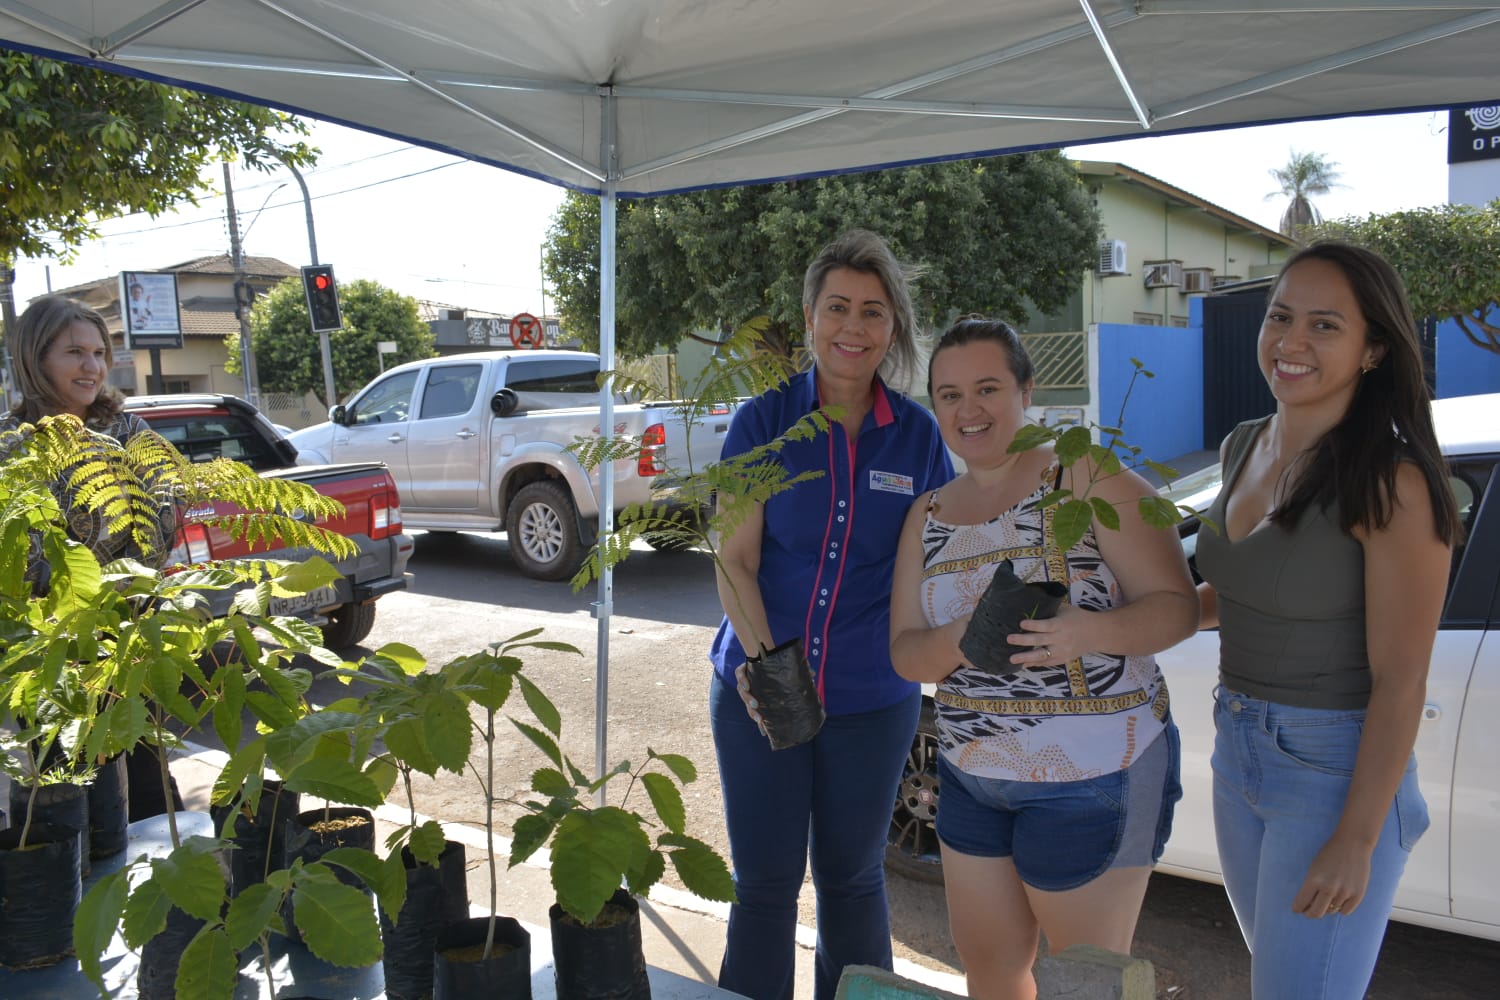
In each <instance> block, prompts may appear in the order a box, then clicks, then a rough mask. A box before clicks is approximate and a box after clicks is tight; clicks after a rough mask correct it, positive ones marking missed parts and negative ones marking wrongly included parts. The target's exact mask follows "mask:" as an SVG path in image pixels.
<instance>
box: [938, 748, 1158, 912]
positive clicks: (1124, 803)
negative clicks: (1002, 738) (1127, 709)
mask: <svg viewBox="0 0 1500 1000" xmlns="http://www.w3.org/2000/svg"><path fill="white" fill-rule="evenodd" d="M1180 758H1181V753H1180V747H1179V739H1178V735H1177V726H1176V725H1175V724H1173V723H1172V722H1171V721H1170V720H1169V721H1168V722H1167V727H1166V729H1165V731H1163V733H1162V735H1161V736H1160V737H1159V738H1158V739H1156V740H1155V741H1153V742H1152V744H1151V745H1150V746H1149V747H1147V748H1146V752H1145V753H1143V754H1141V755H1140V756H1139V757H1137V758H1136V760H1135V762H1134V763H1132V764H1131V765H1130V766H1129V767H1128V768H1126V769H1125V770H1123V771H1116V772H1114V773H1113V774H1106V775H1103V776H1101V777H1098V778H1088V779H1085V780H1083V781H1007V780H1001V779H997V778H979V777H975V776H974V775H971V774H965V773H964V772H962V771H960V770H959V769H958V768H957V767H955V766H953V765H952V764H951V763H949V762H948V760H947V759H946V758H945V757H944V756H943V755H942V754H939V755H938V779H939V787H940V789H941V791H940V793H939V794H940V798H939V802H940V805H939V807H938V814H937V834H938V839H939V840H941V841H942V842H943V844H944V846H946V847H948V848H949V849H950V850H954V851H957V852H959V853H960V854H967V855H969V856H971V857H979V858H1012V859H1013V860H1014V861H1015V865H1016V871H1017V873H1018V874H1019V875H1020V876H1021V881H1023V882H1025V883H1026V884H1027V885H1029V886H1032V887H1033V888H1037V889H1041V890H1043V891H1046V892H1060V891H1062V890H1065V889H1076V888H1078V887H1079V886H1081V885H1087V884H1088V883H1089V882H1092V881H1093V880H1094V879H1096V878H1098V877H1099V876H1100V875H1102V874H1104V873H1105V872H1107V871H1109V870H1110V869H1111V868H1140V867H1146V866H1150V865H1153V864H1155V863H1156V861H1157V859H1159V858H1160V857H1161V852H1162V849H1163V848H1165V847H1166V844H1167V836H1168V835H1169V834H1170V833H1171V832H1172V811H1173V808H1174V807H1175V805H1176V803H1177V800H1178V799H1180V798H1182V784H1181V781H1180V780H1179V767H1180Z"/></svg>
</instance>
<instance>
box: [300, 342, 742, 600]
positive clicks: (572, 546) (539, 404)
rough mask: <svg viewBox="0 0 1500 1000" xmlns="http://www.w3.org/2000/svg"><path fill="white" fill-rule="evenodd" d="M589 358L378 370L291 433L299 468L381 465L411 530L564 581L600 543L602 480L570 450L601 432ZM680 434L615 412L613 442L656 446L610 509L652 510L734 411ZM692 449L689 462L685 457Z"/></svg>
mask: <svg viewBox="0 0 1500 1000" xmlns="http://www.w3.org/2000/svg"><path fill="white" fill-rule="evenodd" d="M598 374H599V356H598V355H596V354H587V353H583V352H579V351H541V350H538V351H484V352H477V353H472V354H458V355H451V356H447V357H441V358H428V359H427V360H424V361H413V362H410V363H408V364H404V365H400V366H398V367H396V368H392V369H391V370H390V371H388V372H385V373H384V374H382V375H381V376H380V377H379V378H377V379H376V380H375V381H373V382H371V383H370V384H369V385H367V386H365V387H364V388H363V389H361V390H360V391H359V392H358V393H356V394H355V395H354V396H353V398H351V399H350V400H349V401H348V402H347V403H345V404H343V405H340V406H335V407H333V408H332V409H331V410H330V411H329V421H328V422H327V423H322V424H317V425H315V426H312V427H308V428H306V429H304V430H300V431H296V432H294V433H293V434H292V435H291V441H292V443H293V444H295V445H296V446H297V456H298V457H297V461H298V463H299V464H308V465H316V464H321V463H325V462H361V461H373V462H384V463H385V464H386V465H387V466H389V468H390V470H391V474H392V475H393V476H394V477H395V479H396V484H397V487H398V488H399V490H400V493H401V511H402V516H403V518H404V520H405V526H406V527H407V528H425V529H427V530H429V531H459V530H465V531H470V530H478V531H500V530H504V531H505V532H506V534H507V535H508V536H509V540H510V552H511V557H512V558H513V559H514V560H515V562H516V565H517V566H518V567H520V569H521V572H523V573H525V574H526V575H527V576H531V577H535V578H537V579H542V580H562V579H566V578H568V577H570V576H572V574H573V572H574V571H575V570H576V569H577V568H578V566H579V564H580V562H581V561H582V559H583V556H584V554H585V552H586V551H587V549H588V546H589V545H591V544H592V542H593V539H594V537H595V534H596V533H597V526H598V519H599V488H600V474H601V472H602V469H596V470H594V471H593V472H592V473H588V472H585V470H584V469H583V468H582V467H581V466H580V465H579V463H578V461H577V459H576V458H575V457H574V456H573V454H572V453H571V452H569V451H568V450H567V447H568V445H570V444H572V443H573V442H574V441H575V440H576V439H578V438H589V437H594V436H597V435H598V434H599V433H600V427H599V391H598V389H597V382H596V380H597V378H598ZM716 409H717V410H721V411H722V412H716V413H714V414H713V415H712V416H708V417H705V418H703V419H702V420H700V421H698V422H697V423H696V424H695V425H694V427H693V428H692V432H691V434H689V433H688V430H687V428H686V426H685V425H684V422H683V418H682V417H681V416H680V414H679V413H678V412H677V411H676V410H674V409H673V408H672V407H670V406H666V405H650V404H641V403H628V402H624V401H623V400H619V401H617V402H616V404H615V407H614V432H615V435H616V436H617V437H620V438H629V439H632V440H635V441H638V442H641V443H643V444H646V445H650V446H652V447H651V448H650V449H649V450H648V451H647V452H646V453H645V454H643V457H642V458H641V459H640V460H639V461H636V460H630V461H618V462H614V463H613V472H614V484H615V493H614V507H615V510H616V511H617V512H618V511H619V510H622V509H624V508H625V507H626V506H627V505H629V504H631V503H636V502H641V501H645V500H649V499H650V498H651V494H652V487H653V485H654V484H655V481H656V480H657V479H658V478H659V477H661V476H662V475H663V473H665V472H666V471H667V470H668V469H673V470H677V469H686V468H688V467H689V463H690V462H691V467H692V468H702V467H703V466H704V465H705V464H707V463H708V462H712V461H714V460H716V459H717V458H718V457H719V449H720V446H721V444H722V442H723V440H724V433H725V431H727V430H728V428H729V418H730V416H731V414H732V411H733V406H732V405H726V406H723V407H719V408H716ZM689 448H691V452H689Z"/></svg>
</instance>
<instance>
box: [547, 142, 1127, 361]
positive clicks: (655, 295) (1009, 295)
mask: <svg viewBox="0 0 1500 1000" xmlns="http://www.w3.org/2000/svg"><path fill="white" fill-rule="evenodd" d="M855 227H864V228H868V229H871V230H874V231H875V232H877V233H880V234H881V235H882V236H884V237H886V239H888V240H890V242H891V245H892V246H893V247H894V249H895V250H896V253H897V254H898V255H899V256H900V257H901V258H902V259H904V260H908V261H911V262H913V263H916V264H919V265H921V266H922V267H924V268H925V269H926V274H925V276H924V277H923V278H922V279H921V280H920V281H919V282H918V283H917V286H916V295H917V309H918V313H919V318H920V319H921V320H922V321H923V322H925V323H928V324H934V323H936V322H942V321H944V320H946V319H948V318H949V317H950V316H952V315H954V314H956V313H959V312H983V313H986V314H989V315H996V316H1003V317H1006V318H1009V319H1011V320H1014V321H1019V320H1021V319H1024V318H1025V316H1026V312H1027V308H1026V307H1027V304H1028V303H1031V304H1034V305H1035V306H1036V307H1037V308H1038V309H1040V310H1041V311H1043V312H1050V311H1053V310H1055V309H1058V308H1060V307H1061V306H1063V305H1064V304H1065V303H1066V302H1067V300H1068V297H1069V296H1070V295H1071V294H1072V293H1073V291H1074V290H1075V289H1076V288H1077V287H1078V281H1079V278H1080V277H1081V275H1082V274H1083V272H1084V271H1086V270H1087V269H1088V268H1090V267H1092V266H1093V264H1094V262H1095V260H1096V255H1097V249H1096V248H1097V246H1098V242H1099V234H1100V226H1099V216H1098V211H1097V209H1096V208H1095V207H1094V205H1093V202H1092V200H1091V199H1090V198H1089V195H1088V192H1087V190H1085V188H1084V187H1083V185H1082V184H1081V183H1080V182H1079V180H1078V176H1077V174H1076V173H1075V172H1074V170H1073V167H1072V165H1071V164H1070V163H1068V161H1067V160H1066V159H1065V158H1064V157H1063V156H1062V154H1061V153H1058V152H1055V151H1054V152H1044V153H1025V154H1019V155H1015V156H1004V157H991V158H988V159H979V160H963V161H955V162H951V163H937V164H929V165H925V166H920V167H907V168H902V169H897V170H884V171H878V172H872V173H864V174H851V175H847V176H840V177H821V178H816V179H813V180H800V181H785V182H781V183H776V184H764V185H757V186H754V187H740V188H725V189H720V190H711V191H700V192H694V193H691V194H683V195H667V196H663V197H660V198H651V199H646V200H639V201H635V200H632V201H622V202H621V203H620V205H619V214H618V218H617V226H616V228H617V234H616V236H617V238H616V241H615V242H616V247H617V258H616V271H617V272H618V274H617V280H616V286H615V288H616V293H615V298H616V307H615V339H616V345H617V347H618V349H619V351H620V353H621V354H622V355H624V356H627V357H629V356H639V355H645V354H650V353H652V352H653V351H654V350H656V349H657V348H660V347H664V346H670V345H675V344H676V343H678V342H679V341H680V340H681V339H682V338H683V337H690V336H697V334H696V333H695V331H702V330H710V331H715V332H717V333H719V334H721V335H727V334H728V332H729V331H731V330H733V329H735V328H737V327H738V326H739V325H740V324H742V323H744V322H745V321H746V320H748V319H750V318H752V317H755V316H760V315H765V316H769V317H770V320H771V322H770V324H769V325H768V326H767V328H766V329H765V331H764V334H763V336H764V340H765V342H766V344H767V346H768V347H770V348H771V349H774V350H778V351H782V352H789V351H790V350H791V349H793V348H794V347H796V346H797V345H799V344H800V343H801V341H802V327H803V317H802V276H803V273H804V272H805V271H806V269H807V262H808V261H809V260H811V259H812V257H813V256H814V255H815V254H816V253H817V252H818V250H819V249H821V248H822V247H823V245H824V244H826V243H827V242H828V241H829V240H831V239H833V238H834V237H835V236H837V235H838V234H839V233H840V232H843V231H844V230H847V229H852V228H855ZM544 266H545V270H546V274H547V280H548V281H549V282H550V283H551V285H552V288H553V292H554V295H555V298H556V301H557V303H558V311H559V313H560V315H561V318H562V322H563V326H564V328H565V329H567V330H568V331H569V332H570V333H574V334H576V335H578V336H579V337H580V338H581V339H583V340H584V341H585V342H586V343H590V344H595V343H597V340H598V330H599V206H598V200H597V199H595V198H592V197H587V196H582V195H569V196H568V198H567V200H566V201H565V202H564V203H563V206H562V207H561V208H560V209H559V210H558V212H557V214H556V215H555V216H554V217H553V223H552V227H551V229H550V230H549V231H548V235H547V241H546V248H545V265H544Z"/></svg>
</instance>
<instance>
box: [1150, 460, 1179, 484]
mask: <svg viewBox="0 0 1500 1000" xmlns="http://www.w3.org/2000/svg"><path fill="white" fill-rule="evenodd" d="M1141 464H1143V465H1145V466H1146V468H1148V469H1150V470H1151V471H1152V472H1154V473H1156V474H1157V475H1158V476H1160V477H1161V478H1162V480H1163V481H1164V482H1168V483H1170V482H1171V481H1172V480H1174V479H1176V478H1177V470H1176V469H1174V468H1172V467H1171V466H1170V465H1163V464H1162V463H1160V462H1155V461H1152V460H1151V459H1149V458H1144V459H1141Z"/></svg>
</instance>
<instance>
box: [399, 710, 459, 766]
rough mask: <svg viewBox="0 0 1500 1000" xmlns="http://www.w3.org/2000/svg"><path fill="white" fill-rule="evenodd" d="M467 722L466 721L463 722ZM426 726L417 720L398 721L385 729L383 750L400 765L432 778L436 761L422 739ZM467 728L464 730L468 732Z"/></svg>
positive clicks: (410, 718)
mask: <svg viewBox="0 0 1500 1000" xmlns="http://www.w3.org/2000/svg"><path fill="white" fill-rule="evenodd" d="M465 721H466V722H467V719H466V720H465ZM426 728H427V727H426V724H425V723H424V722H423V721H422V720H421V719H418V718H414V717H409V718H405V719H399V720H397V721H396V722H393V723H391V724H390V726H388V727H387V728H386V731H385V748H386V749H387V750H389V751H390V753H391V755H392V756H394V757H395V758H396V759H397V760H399V761H400V762H401V763H402V764H404V765H406V766H407V767H409V768H411V769H412V770H414V771H418V772H420V773H422V774H425V775H427V776H428V777H432V776H434V775H436V774H437V769H438V762H437V759H436V758H435V757H434V756H433V755H432V753H431V752H430V751H429V750H428V747H427V741H426V739H425V737H424V730H425V729H426ZM468 728H469V727H468V726H467V725H466V726H464V730H465V731H466V732H467V731H468Z"/></svg>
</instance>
